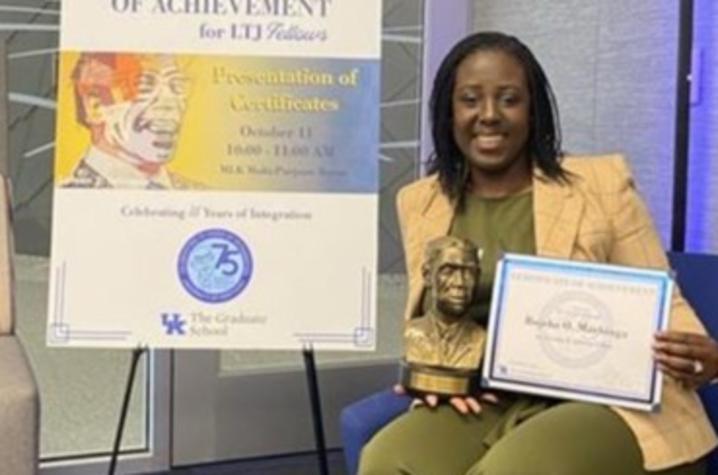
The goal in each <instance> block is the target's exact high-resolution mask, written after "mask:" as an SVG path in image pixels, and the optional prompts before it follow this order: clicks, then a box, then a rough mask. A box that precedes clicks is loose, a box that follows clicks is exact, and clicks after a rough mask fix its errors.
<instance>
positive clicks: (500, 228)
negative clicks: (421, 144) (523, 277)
mask: <svg viewBox="0 0 718 475" xmlns="http://www.w3.org/2000/svg"><path fill="white" fill-rule="evenodd" d="M531 191H532V190H531V188H526V189H525V190H522V191H520V192H518V193H516V194H513V195H509V196H505V197H501V198H483V197H480V196H476V195H471V194H467V195H466V197H465V201H464V207H463V208H462V209H460V210H458V211H457V213H456V215H455V216H454V221H453V223H452V225H451V230H450V234H451V235H453V236H457V237H462V238H464V239H468V240H469V241H471V242H473V243H474V244H476V247H477V248H479V249H480V250H481V262H480V263H479V265H480V267H481V275H480V276H479V288H478V291H477V293H478V295H477V299H476V300H477V302H476V304H475V305H474V306H472V308H471V309H470V312H471V316H472V318H474V320H475V321H476V322H477V323H479V324H480V325H483V326H486V325H487V324H488V320H489V309H490V307H491V292H492V290H493V289H492V287H493V285H494V276H495V275H496V263H497V262H498V260H499V259H500V258H501V256H502V255H503V254H504V253H506V252H511V253H517V254H531V255H534V254H536V238H535V236H534V215H533V194H532V192H531ZM501 399H502V403H503V405H504V411H505V412H504V414H503V416H502V417H501V418H499V420H498V421H497V422H496V424H495V425H494V427H493V428H492V430H491V431H489V432H488V433H487V434H486V435H485V437H484V443H485V444H486V445H488V446H491V445H493V444H494V443H495V442H496V441H498V440H499V439H501V438H502V437H503V436H504V435H505V434H506V433H508V432H509V431H511V430H512V429H513V428H515V427H516V426H517V425H519V424H520V423H521V422H523V421H525V420H526V419H529V418H530V417H532V416H534V415H535V414H537V413H539V412H541V411H543V410H544V409H546V408H547V407H548V406H549V405H550V401H549V400H547V399H544V398H538V397H534V396H528V395H519V394H510V393H505V394H502V395H501Z"/></svg>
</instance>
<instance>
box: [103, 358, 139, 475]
mask: <svg viewBox="0 0 718 475" xmlns="http://www.w3.org/2000/svg"><path fill="white" fill-rule="evenodd" d="M145 350H146V348H144V347H138V348H135V349H134V350H132V363H131V364H130V373H129V374H128V375H127V385H126V386H125V398H124V399H123V400H122V410H121V411H120V420H119V422H118V423H117V432H116V433H115V444H114V446H113V447H112V456H111V457H110V469H109V471H108V472H107V473H108V474H109V475H115V467H116V466H117V457H118V456H119V455H120V444H121V443H122V433H123V432H124V430H125V420H127V410H128V409H129V407H130V398H131V396H132V386H133V385H134V382H135V374H136V373H137V363H138V362H139V361H140V357H141V356H142V353H144V352H145Z"/></svg>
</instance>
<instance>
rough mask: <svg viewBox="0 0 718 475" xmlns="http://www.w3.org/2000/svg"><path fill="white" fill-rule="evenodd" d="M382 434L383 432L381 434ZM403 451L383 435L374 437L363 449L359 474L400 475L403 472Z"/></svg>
mask: <svg viewBox="0 0 718 475" xmlns="http://www.w3.org/2000/svg"><path fill="white" fill-rule="evenodd" d="M379 435H381V434H379ZM401 457H402V455H401V451H399V450H397V447H394V446H393V445H392V444H388V443H386V442H385V441H384V440H383V438H382V437H374V438H373V439H372V440H370V441H369V442H368V443H367V444H366V445H365V446H364V448H363V449H362V451H361V456H360V458H359V470H358V472H357V473H358V475H398V474H400V473H402V472H401V471H400V467H401Z"/></svg>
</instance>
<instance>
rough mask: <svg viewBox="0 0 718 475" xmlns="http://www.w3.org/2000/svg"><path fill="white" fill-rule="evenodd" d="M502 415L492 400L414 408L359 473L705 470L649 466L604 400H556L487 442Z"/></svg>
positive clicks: (699, 473) (679, 473) (701, 470)
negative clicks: (470, 407)
mask: <svg viewBox="0 0 718 475" xmlns="http://www.w3.org/2000/svg"><path fill="white" fill-rule="evenodd" d="M502 415H503V412H502V410H501V409H500V408H497V407H492V406H490V405H489V404H484V405H483V411H482V412H481V414H479V415H476V416H474V415H470V416H462V415H460V414H458V413H457V412H456V411H455V410H454V409H453V408H451V407H449V406H440V407H439V408H436V409H427V408H424V407H422V408H418V409H415V410H412V411H410V412H408V413H406V414H404V415H402V416H401V417H399V418H397V419H396V420H395V421H393V422H392V423H391V424H389V425H387V426H386V427H385V428H384V429H382V430H381V431H379V433H378V434H377V435H376V436H374V438H373V439H372V440H371V441H370V442H369V443H368V444H367V445H366V447H365V448H364V450H363V451H362V456H361V461H360V464H359V475H593V474H596V475H624V474H625V475H646V474H651V475H704V474H705V461H704V460H700V461H698V462H695V463H692V464H687V465H681V466H678V467H674V468H671V469H668V470H662V471H659V472H647V471H646V470H645V469H644V468H643V458H642V456H641V452H640V449H639V447H638V443H637V441H636V439H635V437H634V436H633V433H632V432H631V431H630V429H629V428H628V426H626V424H625V423H624V422H623V420H621V419H620V417H619V416H617V415H616V414H615V413H614V412H613V411H611V410H610V409H608V408H606V407H604V406H599V405H594V404H585V403H574V402H571V403H562V404H558V405H555V406H552V407H551V408H549V409H546V410H544V411H542V412H541V413H539V414H537V415H535V416H533V417H531V418H530V419H528V420H527V421H525V422H523V423H521V424H520V425H518V426H517V427H515V428H514V429H512V430H510V431H508V433H506V434H505V435H504V436H503V437H501V438H500V439H499V440H498V441H497V442H496V443H495V444H493V445H492V446H491V447H487V446H486V444H485V443H484V440H483V439H484V437H485V436H486V435H487V434H488V433H489V432H490V431H491V429H492V427H494V425H496V424H497V423H498V422H499V421H500V420H501V418H502Z"/></svg>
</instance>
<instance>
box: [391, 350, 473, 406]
mask: <svg viewBox="0 0 718 475" xmlns="http://www.w3.org/2000/svg"><path fill="white" fill-rule="evenodd" d="M399 381H400V382H401V384H402V385H403V386H404V387H405V388H406V389H407V391H409V392H410V393H416V394H436V395H438V396H446V397H451V396H469V395H472V394H476V393H477V392H478V390H479V385H480V382H481V377H480V374H479V370H478V369H475V370H471V369H457V368H447V367H444V366H432V365H423V364H418V363H412V362H409V361H406V360H405V359H403V360H402V361H401V364H400V366H399Z"/></svg>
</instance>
